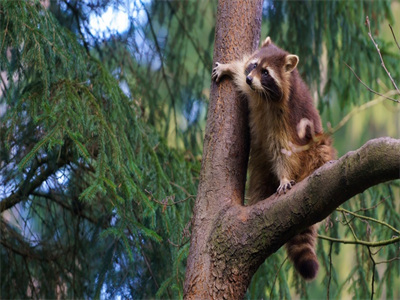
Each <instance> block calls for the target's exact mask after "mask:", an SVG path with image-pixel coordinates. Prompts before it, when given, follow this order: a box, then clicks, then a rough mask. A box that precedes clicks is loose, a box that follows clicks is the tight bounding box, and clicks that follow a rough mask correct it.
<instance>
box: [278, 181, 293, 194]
mask: <svg viewBox="0 0 400 300" xmlns="http://www.w3.org/2000/svg"><path fill="white" fill-rule="evenodd" d="M295 184H296V182H295V181H294V180H287V179H286V180H281V182H280V185H279V187H278V189H277V190H276V193H277V194H278V195H281V194H282V193H284V194H286V192H287V191H289V190H290V189H291V188H292V186H294V185H295Z"/></svg>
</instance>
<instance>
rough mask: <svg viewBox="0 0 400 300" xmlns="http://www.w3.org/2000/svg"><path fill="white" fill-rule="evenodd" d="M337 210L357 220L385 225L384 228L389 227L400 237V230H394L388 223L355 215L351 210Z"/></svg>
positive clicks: (339, 208)
mask: <svg viewBox="0 0 400 300" xmlns="http://www.w3.org/2000/svg"><path fill="white" fill-rule="evenodd" d="M336 210H337V211H340V212H342V213H346V214H350V215H352V216H354V217H356V218H360V219H364V220H368V221H372V222H375V223H378V224H381V225H383V226H386V227H388V228H389V229H391V230H393V231H394V232H396V233H397V234H399V235H400V230H398V229H396V228H394V227H393V226H392V225H390V224H388V223H386V222H383V221H380V220H377V219H374V218H371V217H367V216H363V215H359V214H356V213H354V212H352V211H349V210H347V209H344V208H341V207H338V208H337V209H336Z"/></svg>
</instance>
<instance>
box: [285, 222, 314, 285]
mask: <svg viewBox="0 0 400 300" xmlns="http://www.w3.org/2000/svg"><path fill="white" fill-rule="evenodd" d="M316 240H317V226H316V225H313V226H311V227H309V228H307V229H306V230H304V231H303V232H302V233H299V234H298V235H296V236H295V237H293V238H292V239H291V240H290V241H288V242H287V243H286V250H287V254H288V256H289V259H290V260H291V261H292V262H293V264H294V267H295V268H296V270H297V271H298V272H299V273H300V275H301V276H302V277H303V278H304V279H305V280H313V279H314V278H315V277H316V276H317V273H318V268H319V264H318V259H317V255H316V254H315V244H316Z"/></svg>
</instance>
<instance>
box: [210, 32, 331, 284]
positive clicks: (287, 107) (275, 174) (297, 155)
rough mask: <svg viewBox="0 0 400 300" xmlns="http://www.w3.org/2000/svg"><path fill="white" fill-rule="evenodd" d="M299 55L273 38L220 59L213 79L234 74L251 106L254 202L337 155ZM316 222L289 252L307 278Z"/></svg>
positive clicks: (311, 273) (313, 267)
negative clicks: (235, 58) (302, 75)
mask: <svg viewBox="0 0 400 300" xmlns="http://www.w3.org/2000/svg"><path fill="white" fill-rule="evenodd" d="M298 61H299V58H298V57H297V56H296V55H291V54H289V53H288V52H286V51H284V50H282V49H280V48H278V47H277V46H276V45H274V44H273V43H272V41H271V39H270V38H269V37H267V39H266V40H265V41H264V42H263V44H262V46H261V48H260V49H258V50H257V51H255V52H254V53H253V54H252V55H250V56H248V57H245V58H243V59H242V60H240V61H234V62H231V63H228V64H220V63H217V64H216V67H215V68H214V69H213V74H212V76H213V79H214V80H216V82H218V81H219V80H220V78H221V77H222V76H224V75H228V76H230V77H232V79H233V81H234V83H235V85H236V86H237V88H238V90H239V91H240V92H241V93H243V94H245V95H246V96H247V99H248V105H249V113H250V117H249V123H250V124H249V125H250V132H251V150H250V161H249V171H250V180H249V181H250V182H249V191H248V193H249V196H250V200H249V204H250V205H251V204H254V203H256V202H258V201H260V200H263V199H265V198H267V197H268V196H270V195H272V194H273V193H274V192H275V190H276V189H277V190H276V191H277V194H278V195H280V194H282V193H286V192H288V190H290V189H291V187H292V186H293V185H294V184H295V182H298V181H301V180H303V179H304V178H306V177H307V176H308V175H310V174H311V173H312V172H313V171H314V170H315V169H317V168H319V167H320V166H322V165H323V164H324V163H326V162H327V161H329V160H332V159H334V157H335V150H334V148H333V147H332V141H331V139H330V138H329V137H327V136H326V135H324V134H323V132H322V125H321V119H320V116H319V114H318V111H317V110H316V109H315V107H314V106H313V102H312V98H311V95H310V93H309V91H308V88H307V86H306V84H305V83H304V82H303V80H302V79H301V78H300V75H299V73H298V71H297V69H296V66H297V63H298ZM316 236H317V232H316V226H315V225H314V226H312V227H310V228H308V229H307V230H305V231H304V232H303V233H301V234H299V235H297V236H295V237H294V238H292V239H291V240H290V241H289V242H288V243H287V244H286V249H287V252H288V256H289V257H290V258H291V260H292V261H293V263H294V265H295V267H296V269H297V270H298V271H299V272H300V274H301V275H302V276H303V277H304V278H305V279H313V278H315V276H316V274H317V271H318V261H317V257H316V254H315V243H316Z"/></svg>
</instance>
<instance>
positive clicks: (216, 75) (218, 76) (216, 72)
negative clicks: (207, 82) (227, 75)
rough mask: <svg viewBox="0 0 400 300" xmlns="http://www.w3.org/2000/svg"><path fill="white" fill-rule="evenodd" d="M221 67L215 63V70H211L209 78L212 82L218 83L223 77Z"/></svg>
mask: <svg viewBox="0 0 400 300" xmlns="http://www.w3.org/2000/svg"><path fill="white" fill-rule="evenodd" d="M221 65H222V64H221V63H219V62H216V63H215V68H214V69H213V70H212V75H211V78H212V80H214V81H215V82H217V83H218V82H219V80H220V79H221V77H222V75H223V68H222V66H221Z"/></svg>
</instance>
